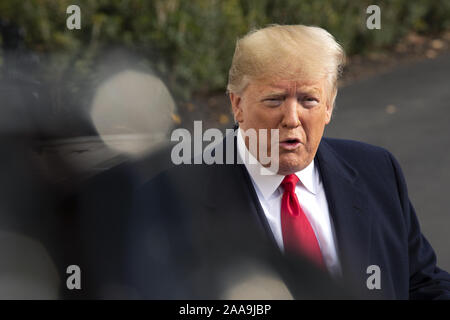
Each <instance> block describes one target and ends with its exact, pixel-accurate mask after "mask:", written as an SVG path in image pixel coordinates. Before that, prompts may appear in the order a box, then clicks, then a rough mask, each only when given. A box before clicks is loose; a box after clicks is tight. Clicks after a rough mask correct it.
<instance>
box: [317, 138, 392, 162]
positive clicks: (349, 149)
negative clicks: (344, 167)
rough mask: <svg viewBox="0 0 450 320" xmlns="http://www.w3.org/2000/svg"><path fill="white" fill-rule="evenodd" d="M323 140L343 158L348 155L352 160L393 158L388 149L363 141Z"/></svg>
mask: <svg viewBox="0 0 450 320" xmlns="http://www.w3.org/2000/svg"><path fill="white" fill-rule="evenodd" d="M322 140H323V141H324V142H325V143H326V144H327V145H328V146H329V147H330V148H331V149H333V151H334V152H336V153H338V154H339V155H341V156H345V155H348V156H350V158H353V157H363V158H366V157H374V156H376V157H386V156H388V155H389V156H391V153H390V152H389V151H388V150H387V149H385V148H383V147H379V146H375V145H372V144H368V143H365V142H361V141H356V140H347V139H336V138H323V139H322ZM345 158H348V157H345Z"/></svg>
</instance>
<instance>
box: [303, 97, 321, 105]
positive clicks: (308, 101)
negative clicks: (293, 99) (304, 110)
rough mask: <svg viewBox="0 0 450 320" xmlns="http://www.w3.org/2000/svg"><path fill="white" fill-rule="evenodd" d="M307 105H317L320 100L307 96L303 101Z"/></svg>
mask: <svg viewBox="0 0 450 320" xmlns="http://www.w3.org/2000/svg"><path fill="white" fill-rule="evenodd" d="M302 102H303V103H304V104H305V105H306V106H315V105H316V104H318V103H319V100H317V99H316V98H314V97H305V98H303V101H302Z"/></svg>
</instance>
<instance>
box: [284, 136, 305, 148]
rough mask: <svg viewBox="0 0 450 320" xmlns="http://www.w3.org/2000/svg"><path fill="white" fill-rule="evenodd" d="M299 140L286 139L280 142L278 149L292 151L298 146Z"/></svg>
mask: <svg viewBox="0 0 450 320" xmlns="http://www.w3.org/2000/svg"><path fill="white" fill-rule="evenodd" d="M300 144H301V142H300V139H297V138H287V139H284V140H282V141H281V142H280V147H281V148H283V149H287V150H294V149H297V148H298V147H299V146H300Z"/></svg>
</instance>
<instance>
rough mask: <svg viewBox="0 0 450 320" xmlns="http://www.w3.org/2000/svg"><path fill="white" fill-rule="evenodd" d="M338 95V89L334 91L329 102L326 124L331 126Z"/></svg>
mask: <svg viewBox="0 0 450 320" xmlns="http://www.w3.org/2000/svg"><path fill="white" fill-rule="evenodd" d="M336 95H337V89H335V90H334V91H333V93H332V94H331V97H330V99H328V101H327V105H326V108H327V110H326V111H325V112H326V118H325V124H329V123H330V121H331V116H332V115H333V109H334V102H335V101H336Z"/></svg>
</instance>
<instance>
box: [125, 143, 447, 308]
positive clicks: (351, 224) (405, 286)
mask: <svg viewBox="0 0 450 320" xmlns="http://www.w3.org/2000/svg"><path fill="white" fill-rule="evenodd" d="M314 161H316V164H317V165H318V168H319V171H320V175H321V178H322V181H323V184H324V188H325V192H326V196H327V201H328V205H329V210H330V215H331V219H332V224H333V226H334V231H335V234H336V242H337V250H338V256H339V259H340V262H341V266H342V278H341V279H340V281H338V285H337V286H336V287H331V286H330V283H333V285H334V284H335V282H334V281H330V282H328V281H329V279H328V278H327V277H326V275H323V274H321V273H317V272H316V271H314V270H313V268H310V266H308V263H307V262H304V263H301V264H299V265H297V266H296V267H293V264H290V262H286V261H285V260H283V259H285V256H283V255H281V254H280V253H279V251H277V247H276V245H275V241H274V239H273V236H272V233H271V231H270V228H269V226H268V223H267V221H266V218H265V216H264V214H263V211H262V208H261V206H260V204H259V201H258V198H257V196H256V193H255V190H254V188H253V185H252V183H251V181H250V178H249V175H248V173H247V171H246V169H245V166H244V165H242V164H233V165H225V164H223V165H220V164H214V165H205V164H203V165H182V166H176V167H174V168H172V169H170V170H167V171H165V172H163V173H162V174H160V175H158V176H157V177H156V178H154V179H152V180H151V181H150V182H148V183H146V184H145V185H144V186H143V187H142V188H141V189H140V191H139V192H138V193H137V197H136V202H135V206H134V208H135V210H134V213H133V215H132V219H131V220H132V222H131V224H130V234H129V241H128V243H130V251H129V252H130V254H129V257H127V259H128V261H129V269H128V274H129V275H131V278H132V279H131V280H130V281H131V282H132V283H133V285H134V286H136V287H138V291H139V292H140V294H141V295H142V297H145V298H197V297H199V298H205V297H206V298H215V297H218V296H220V295H218V292H219V291H220V290H221V281H220V277H221V275H223V270H224V269H226V268H227V266H229V265H230V263H232V262H235V261H237V259H238V258H237V257H248V256H249V254H251V255H253V254H254V256H257V257H258V258H261V257H264V259H265V258H267V257H269V258H267V261H269V260H270V261H272V262H273V261H275V264H274V265H276V268H275V269H277V268H278V269H277V270H281V271H280V274H281V278H282V279H284V281H285V282H286V285H287V286H288V288H289V289H290V290H291V292H292V294H293V296H294V298H321V297H325V298H336V297H352V298H365V299H366V298H367V299H380V298H381V299H450V276H449V274H448V273H447V272H445V271H443V270H441V269H439V268H438V267H437V266H436V256H435V253H434V251H433V249H432V247H431V246H430V244H429V243H428V242H427V240H426V239H425V237H424V236H423V235H422V233H421V231H420V227H419V223H418V221H417V217H416V214H415V212H414V208H413V206H412V204H411V202H410V200H409V198H408V192H407V187H406V183H405V179H404V177H403V174H402V172H401V169H400V166H399V164H398V162H397V161H396V160H395V159H394V157H393V156H392V155H391V154H390V153H389V152H388V151H386V150H384V149H382V148H379V147H375V146H371V145H368V144H365V143H361V142H355V141H348V140H338V139H329V138H323V139H322V141H321V143H320V146H319V149H318V152H317V154H316V157H315V159H314ZM133 221H134V222H133ZM276 252H278V254H277V253H276ZM280 261H283V262H282V263H281V262H280ZM371 265H376V266H378V267H379V268H380V276H381V278H380V280H381V282H380V283H381V288H380V289H372V290H371V289H369V288H368V286H367V279H368V277H369V276H370V274H368V273H367V268H368V267H369V266H371ZM299 268H300V269H299ZM200 283H201V284H202V285H201V287H202V288H201V289H198V284H200ZM339 283H340V284H343V286H344V288H345V289H342V291H341V293H344V292H345V295H344V296H339V294H338V293H339V289H338V288H341V287H340V286H339ZM213 292H214V293H213ZM324 292H326V293H327V294H324ZM347 293H348V294H349V295H346V294H347Z"/></svg>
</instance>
